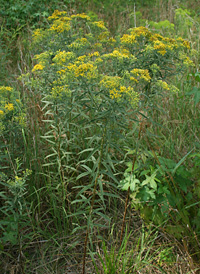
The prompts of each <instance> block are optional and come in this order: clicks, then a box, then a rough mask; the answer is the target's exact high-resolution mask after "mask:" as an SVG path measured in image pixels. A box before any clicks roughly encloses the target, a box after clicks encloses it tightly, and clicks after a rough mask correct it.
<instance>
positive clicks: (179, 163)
mask: <svg viewBox="0 0 200 274" xmlns="http://www.w3.org/2000/svg"><path fill="white" fill-rule="evenodd" d="M193 150H194V149H192V150H190V151H189V152H188V153H187V154H186V155H185V156H184V157H183V158H182V159H181V160H180V161H179V162H178V164H177V165H176V166H175V168H174V169H173V171H172V175H174V174H175V173H176V170H177V168H178V167H179V166H180V165H181V164H182V163H183V162H184V161H185V159H186V158H187V157H188V155H189V154H190V153H191V152H192V151H193Z"/></svg>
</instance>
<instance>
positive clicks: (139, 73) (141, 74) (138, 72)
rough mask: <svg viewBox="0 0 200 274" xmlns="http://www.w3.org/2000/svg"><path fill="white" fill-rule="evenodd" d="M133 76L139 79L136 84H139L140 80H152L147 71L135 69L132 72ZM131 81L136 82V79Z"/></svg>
mask: <svg viewBox="0 0 200 274" xmlns="http://www.w3.org/2000/svg"><path fill="white" fill-rule="evenodd" d="M131 74H133V75H134V76H136V77H137V78H138V79H136V81H135V82H138V80H140V79H143V80H145V81H146V82H149V81H150V80H151V77H150V75H149V71H148V70H147V69H133V70H131ZM130 79H131V78H130ZM131 80H135V79H131Z"/></svg>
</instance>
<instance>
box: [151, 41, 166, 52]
mask: <svg viewBox="0 0 200 274" xmlns="http://www.w3.org/2000/svg"><path fill="white" fill-rule="evenodd" d="M154 49H155V50H157V51H158V52H159V53H160V54H161V55H165V53H166V52H167V51H166V46H165V44H163V43H162V42H161V41H159V40H156V41H154Z"/></svg>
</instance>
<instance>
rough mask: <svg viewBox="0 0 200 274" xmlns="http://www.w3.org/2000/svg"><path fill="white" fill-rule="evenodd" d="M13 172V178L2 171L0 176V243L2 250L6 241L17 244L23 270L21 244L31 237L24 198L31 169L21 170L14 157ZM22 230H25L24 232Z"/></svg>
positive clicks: (28, 211) (20, 265)
mask: <svg viewBox="0 0 200 274" xmlns="http://www.w3.org/2000/svg"><path fill="white" fill-rule="evenodd" d="M15 174H16V175H15V176H14V178H13V179H7V178H6V176H5V174H3V173H2V174H1V177H0V184H1V187H2V186H3V189H4V191H1V198H2V200H3V201H4V205H3V206H2V207H1V216H2V219H1V221H0V228H1V230H2V232H1V234H0V243H1V249H2V250H4V247H6V245H7V244H8V243H10V244H11V245H12V246H17V249H18V256H19V267H20V268H21V270H23V262H22V261H23V260H22V258H23V245H24V242H25V241H26V240H27V239H29V240H30V239H31V238H32V232H27V231H26V230H27V229H29V228H30V226H31V225H30V224H29V221H30V210H29V204H28V203H27V201H26V199H25V195H26V190H27V178H28V176H29V175H30V174H31V171H30V170H28V169H27V170H26V171H21V168H20V161H19V159H16V169H15ZM24 231H26V233H25V234H24ZM22 272H23V271H22Z"/></svg>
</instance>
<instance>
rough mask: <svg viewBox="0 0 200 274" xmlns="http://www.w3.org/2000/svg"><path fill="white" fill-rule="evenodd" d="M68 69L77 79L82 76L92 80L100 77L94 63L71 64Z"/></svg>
mask: <svg viewBox="0 0 200 274" xmlns="http://www.w3.org/2000/svg"><path fill="white" fill-rule="evenodd" d="M67 69H68V71H69V72H70V73H72V75H73V76H74V77H76V78H77V77H80V76H81V77H84V78H86V79H89V80H90V79H95V78H97V76H98V69H97V67H96V66H94V64H93V63H92V62H88V63H82V64H80V62H75V63H74V64H72V63H70V64H69V65H68V66H67Z"/></svg>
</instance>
